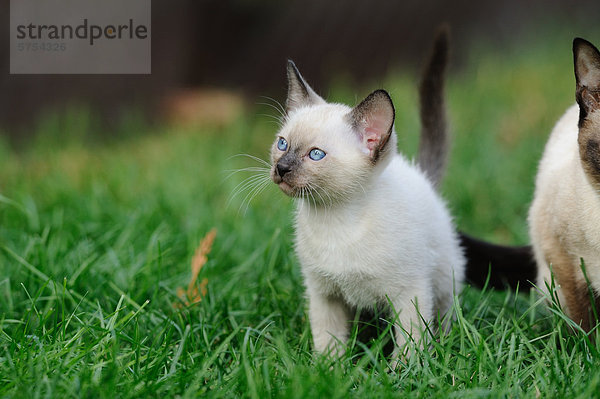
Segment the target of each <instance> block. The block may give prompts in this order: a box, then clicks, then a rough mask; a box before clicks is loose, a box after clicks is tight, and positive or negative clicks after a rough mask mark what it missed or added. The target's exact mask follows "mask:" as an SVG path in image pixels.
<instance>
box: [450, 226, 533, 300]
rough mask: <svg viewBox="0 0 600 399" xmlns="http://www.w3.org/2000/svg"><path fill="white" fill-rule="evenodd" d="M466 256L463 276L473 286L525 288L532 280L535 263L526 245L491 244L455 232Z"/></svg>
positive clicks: (531, 250)
mask: <svg viewBox="0 0 600 399" xmlns="http://www.w3.org/2000/svg"><path fill="white" fill-rule="evenodd" d="M459 237H460V243H461V247H462V248H463V249H464V253H465V257H466V258H467V271H466V274H467V280H468V281H469V282H470V283H471V284H472V285H473V286H475V287H478V288H483V287H486V286H487V287H489V288H495V289H505V288H506V287H510V288H512V289H513V290H514V289H516V288H517V287H519V288H520V289H527V288H529V287H530V286H531V284H532V283H535V280H536V277H537V266H536V263H535V259H534V256H533V248H532V247H531V246H529V245H527V246H522V247H510V246H502V245H495V244H491V243H488V242H485V241H481V240H478V239H476V238H473V237H470V236H468V235H466V234H464V233H461V232H459Z"/></svg>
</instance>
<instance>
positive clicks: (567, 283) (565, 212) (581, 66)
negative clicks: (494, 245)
mask: <svg viewBox="0 0 600 399" xmlns="http://www.w3.org/2000/svg"><path fill="white" fill-rule="evenodd" d="M573 55H574V63H575V78H576V99H577V105H574V106H572V107H571V108H569V109H568V110H567V112H566V113H565V115H564V116H563V117H562V118H561V119H560V120H559V121H558V123H557V124H556V126H555V128H554V130H553V131H552V134H551V136H550V139H549V141H548V144H547V145H546V149H545V151H544V155H543V157H542V161H541V162H540V166H539V171H538V175H537V180H536V189H535V197H534V200H533V204H532V206H531V209H530V211H529V226H530V235H531V240H532V242H533V248H534V252H535V258H536V261H537V264H538V282H537V283H538V286H539V287H540V288H542V289H546V285H547V284H548V285H550V284H551V271H552V272H553V273H554V279H555V283H556V285H557V291H558V298H559V300H560V302H561V305H562V306H563V308H564V309H565V311H566V313H567V314H568V315H569V317H571V318H572V319H573V320H574V321H575V322H576V323H578V324H581V326H582V327H583V328H584V329H585V330H589V329H590V327H591V326H592V323H593V321H594V320H593V319H592V318H591V313H590V310H591V308H590V296H589V291H588V285H587V283H586V279H585V277H584V275H583V272H582V270H581V267H580V259H583V261H584V262H585V267H586V270H587V276H588V278H589V281H590V283H591V288H592V290H593V292H594V294H595V296H596V297H597V296H598V294H600V192H599V190H600V52H598V49H596V48H595V47H594V46H593V45H592V44H591V43H589V42H587V41H585V40H583V39H575V40H574V41H573ZM599 310H600V308H599Z"/></svg>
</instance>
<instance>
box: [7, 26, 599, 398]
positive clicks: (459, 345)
mask: <svg viewBox="0 0 600 399" xmlns="http://www.w3.org/2000/svg"><path fill="white" fill-rule="evenodd" d="M569 40H570V37H569V38H565V40H564V43H561V44H562V47H561V51H558V50H557V49H556V48H551V47H549V46H547V47H543V46H538V47H536V51H534V52H532V51H525V50H524V47H523V48H517V49H513V50H512V51H511V52H510V53H509V54H506V53H502V54H497V55H494V54H493V53H492V52H491V51H489V50H487V51H484V52H483V53H482V54H479V53H477V55H476V56H474V57H473V60H471V61H470V62H469V65H471V66H470V67H469V68H468V69H467V70H464V71H461V72H460V73H455V74H453V75H452V76H450V82H449V90H448V98H449V105H450V114H451V119H452V122H453V123H452V125H453V132H454V133H453V134H454V144H453V152H452V158H451V162H450V166H449V170H448V174H447V177H446V179H445V183H444V186H443V192H444V196H445V198H446V199H447V200H448V203H449V206H450V208H451V209H452V212H453V214H454V215H455V219H456V221H457V224H458V226H459V228H461V229H463V230H465V231H468V232H470V233H472V234H474V235H478V236H481V237H484V238H487V239H491V240H494V241H498V242H503V243H526V242H527V226H526V221H525V218H526V213H527V208H528V205H529V202H530V200H531V196H532V192H533V179H534V176H535V170H536V165H537V162H538V160H539V157H540V155H541V151H542V149H543V145H544V143H545V141H546V138H547V136H548V133H549V131H550V129H551V127H552V125H553V123H554V122H555V121H556V119H557V118H558V117H559V116H560V115H561V113H562V112H563V111H564V109H565V108H566V107H567V106H568V105H569V104H571V103H573V98H574V95H573V92H574V89H573V85H574V83H573V78H572V72H571V71H572V66H571V57H570V54H569ZM282 79H283V71H282ZM414 80H415V79H414V76H413V75H411V74H410V73H407V72H402V71H398V72H397V73H393V74H391V77H390V78H389V79H386V80H385V81H384V82H376V83H374V84H373V85H372V87H368V88H367V87H366V88H362V89H361V88H357V89H352V88H349V87H343V86H340V87H337V88H334V89H333V90H332V95H331V98H333V99H335V100H339V101H346V102H353V101H354V99H355V97H354V95H355V93H358V94H357V95H358V96H359V97H360V96H363V95H366V94H368V92H369V91H370V90H371V89H374V88H376V87H378V86H384V87H386V88H388V89H389V90H390V92H391V94H392V97H393V99H394V102H395V104H396V109H397V111H398V119H397V124H396V127H397V129H396V130H397V131H398V134H399V139H400V140H399V141H400V147H401V149H402V151H403V152H405V153H407V154H409V155H411V154H414V152H415V148H416V145H417V142H418V121H417V116H416V115H417V110H416V106H415V100H416V90H415V85H414ZM257 101H261V100H257ZM265 112H267V113H272V112H270V111H269V110H268V109H267V108H264V109H263V108H260V107H257V108H256V109H253V110H250V111H249V112H247V113H246V114H244V115H241V116H240V117H239V118H238V119H237V120H236V121H235V122H234V123H232V124H230V125H228V126H226V127H222V128H217V127H213V128H203V129H198V130H184V129H176V128H157V127H155V128H149V129H148V130H149V131H148V132H144V133H147V134H145V135H141V134H134V135H130V136H129V137H127V138H126V139H125V140H123V141H121V142H111V143H107V142H103V141H102V140H100V141H98V140H91V141H90V140H87V139H86V138H85V137H86V134H85V132H86V130H87V129H90V123H89V121H88V119H86V117H81V118H78V117H74V115H79V114H80V113H79V112H72V113H71V114H69V115H62V116H61V115H55V116H52V117H51V118H48V119H47V120H46V121H45V122H43V123H41V124H40V127H39V128H38V131H39V132H38V136H37V138H36V139H35V140H33V142H32V143H31V144H29V145H26V146H25V147H26V148H24V149H22V150H20V151H19V152H14V151H12V150H11V149H10V146H9V145H8V144H6V143H0V144H1V145H0V193H1V196H0V396H3V397H27V398H36V397H60V398H65V397H94V398H96V397H107V398H108V397H110V398H113V397H195V396H202V397H205V396H207V397H232V396H241V397H258V398H263V397H269V396H277V397H297V398H305V397H330V398H338V397H339V398H342V397H349V396H350V397H357V398H362V397H390V396H395V397H444V398H448V397H460V398H465V397H538V396H541V397H558V398H562V397H592V396H594V395H597V392H598V390H599V389H600V375H598V373H597V369H598V367H599V366H600V354H599V353H598V351H597V349H596V347H595V345H592V344H590V343H589V341H588V340H587V338H586V337H585V336H584V335H582V334H578V335H571V334H569V333H568V327H567V324H568V321H567V320H566V319H565V318H564V316H562V314H561V313H560V312H556V311H555V312H549V311H547V310H546V308H545V306H544V305H543V304H540V300H539V298H538V297H537V295H536V294H535V293H534V292H531V293H530V292H525V293H523V294H519V295H516V294H515V293H511V292H489V291H484V292H482V291H479V290H477V289H474V288H466V289H465V290H464V292H463V293H462V294H461V296H460V305H459V306H458V307H457V308H456V309H455V310H454V312H455V313H456V321H455V322H454V323H453V325H452V328H451V331H450V332H449V334H447V335H445V336H441V337H436V340H434V343H433V345H432V347H431V348H428V349H426V350H421V349H415V350H416V351H417V353H416V354H415V355H414V356H412V357H411V358H410V359H409V360H408V361H407V363H406V364H405V365H404V366H403V367H402V369H401V371H400V372H399V373H398V374H393V373H389V372H388V371H387V367H388V363H387V360H386V358H385V356H384V355H382V349H381V347H382V346H383V344H384V343H385V342H386V341H387V340H388V339H389V336H387V335H385V334H384V335H383V336H382V337H381V338H380V339H375V340H372V341H367V342H358V341H356V340H354V339H353V340H352V341H351V344H350V350H349V351H348V352H349V355H348V356H347V357H346V358H344V359H342V360H341V361H339V362H331V361H329V360H327V359H324V358H321V357H318V356H314V355H313V354H312V353H311V337H310V330H309V326H308V323H307V320H306V311H305V299H304V296H303V287H302V281H301V276H300V272H299V265H298V261H297V259H296V257H295V256H294V253H293V249H292V239H293V225H292V213H291V212H292V203H291V201H290V200H289V199H287V198H285V197H284V196H283V195H282V194H281V193H279V192H278V190H277V189H276V188H275V187H269V188H268V189H267V190H266V191H265V192H264V193H262V194H261V195H259V196H257V197H256V198H255V199H254V200H253V201H252V202H251V203H250V206H249V207H248V208H247V210H245V206H243V199H244V196H245V193H244V194H242V195H240V196H238V197H235V198H233V200H232V201H231V203H230V205H229V206H227V205H226V204H227V203H228V201H229V200H230V199H231V196H232V193H233V192H234V189H235V187H236V185H237V184H238V183H240V182H241V181H242V180H243V178H244V177H245V176H243V173H240V174H238V175H234V176H233V177H231V178H229V179H227V178H226V177H227V175H228V174H229V173H228V172H227V171H228V170H232V169H237V168H244V167H249V166H258V164H257V163H254V162H253V161H251V160H250V159H247V158H239V157H233V158H232V155H235V154H239V153H248V154H252V155H256V156H260V157H263V158H265V157H266V154H267V148H268V147H269V146H270V144H271V140H272V139H273V136H274V132H275V125H274V124H272V123H271V122H270V120H269V118H266V117H262V116H259V114H262V113H265ZM134 128H135V129H136V130H138V131H141V130H143V125H136V126H134ZM240 207H241V211H240ZM212 227H216V228H217V230H218V234H217V238H216V241H215V243H214V247H213V250H212V252H211V253H210V255H209V256H208V262H207V263H206V265H205V266H204V268H203V269H202V271H201V274H200V278H207V279H208V293H207V295H206V296H205V297H204V299H203V300H202V301H201V302H200V303H197V304H195V305H192V306H183V307H181V306H180V305H181V301H180V299H179V298H178V296H177V294H176V291H177V288H178V287H185V286H186V284H187V282H188V281H189V279H190V261H191V258H192V256H193V254H194V251H195V248H196V247H197V245H198V243H199V242H200V240H201V238H202V237H203V236H204V235H205V234H206V233H207V232H208V231H209V230H210V229H211V228H212ZM354 331H355V335H356V329H355V330H354Z"/></svg>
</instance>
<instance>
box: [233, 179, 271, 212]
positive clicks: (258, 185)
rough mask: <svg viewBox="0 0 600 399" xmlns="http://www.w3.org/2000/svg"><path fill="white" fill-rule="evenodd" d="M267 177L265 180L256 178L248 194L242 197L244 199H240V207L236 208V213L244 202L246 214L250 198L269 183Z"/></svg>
mask: <svg viewBox="0 0 600 399" xmlns="http://www.w3.org/2000/svg"><path fill="white" fill-rule="evenodd" d="M269 181H270V180H268V179H265V180H262V181H261V180H258V181H257V182H256V183H255V184H254V187H253V188H252V189H251V190H250V191H249V192H248V194H246V196H245V197H244V200H243V201H242V203H241V205H240V207H239V208H238V213H239V212H240V211H241V210H242V208H243V207H244V204H245V209H244V213H243V214H244V215H246V212H247V211H248V207H249V206H250V202H252V200H253V199H254V198H255V197H256V196H257V195H258V194H259V193H260V192H262V191H263V190H264V189H265V187H267V185H268V184H269Z"/></svg>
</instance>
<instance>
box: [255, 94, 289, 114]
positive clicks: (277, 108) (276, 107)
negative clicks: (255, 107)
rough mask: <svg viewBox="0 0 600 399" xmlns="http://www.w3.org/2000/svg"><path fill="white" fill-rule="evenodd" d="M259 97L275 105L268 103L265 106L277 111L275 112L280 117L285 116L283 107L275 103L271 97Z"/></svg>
mask: <svg viewBox="0 0 600 399" xmlns="http://www.w3.org/2000/svg"><path fill="white" fill-rule="evenodd" d="M260 97H261V98H264V99H266V100H269V101H273V103H275V105H273V104H269V103H266V104H267V105H269V106H271V107H273V108H275V109H276V110H277V112H279V113H280V114H281V115H282V116H285V114H286V112H285V107H284V106H283V105H282V104H281V103H280V102H279V101H277V100H276V99H274V98H273V97H269V96H260Z"/></svg>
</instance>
